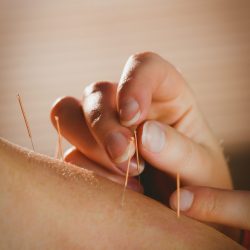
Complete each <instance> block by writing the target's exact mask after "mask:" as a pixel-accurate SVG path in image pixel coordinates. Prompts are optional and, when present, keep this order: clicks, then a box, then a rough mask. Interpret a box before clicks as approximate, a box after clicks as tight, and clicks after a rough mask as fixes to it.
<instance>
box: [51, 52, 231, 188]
mask: <svg viewBox="0 0 250 250" xmlns="http://www.w3.org/2000/svg"><path fill="white" fill-rule="evenodd" d="M55 115H57V116H59V118H60V124H61V127H62V134H63V136H64V137H65V138H67V139H68V140H69V141H70V142H71V143H72V144H73V145H74V146H75V147H76V148H77V152H78V153H79V152H81V154H82V156H83V157H87V158H89V159H91V160H92V161H94V162H96V163H98V164H100V165H101V166H103V167H104V169H106V170H108V171H112V172H113V173H116V174H117V175H118V176H119V175H124V172H125V170H126V166H127V164H126V163H127V160H128V158H129V157H130V156H131V155H133V154H134V147H133V148H132V149H131V150H130V155H129V154H128V152H129V149H128V147H129V142H130V138H131V137H132V136H133V132H132V131H131V127H134V126H137V131H138V146H139V151H140V154H141V156H142V157H143V158H144V159H145V160H146V161H147V162H148V163H150V164H151V165H152V166H154V168H156V169H158V170H160V171H161V172H163V173H166V174H167V175H170V176H175V175H176V173H177V172H179V173H180V175H181V178H182V182H183V184H185V185H203V186H204V185H205V186H211V187H219V188H226V189H228V188H232V184H231V178H230V175H229V171H228V166H227V164H226V162H225V159H224V156H223V153H222V150H221V148H220V146H219V143H218V142H217V140H216V139H215V137H214V136H213V134H212V132H211V131H210V129H209V127H208V125H207V123H206V121H205V119H204V118H203V116H202V114H201V112H200V111H199V108H198V106H197V103H196V101H195V98H194V96H193V94H192V92H191V90H190V89H189V87H188V85H187V83H186V82H185V80H184V78H183V77H182V76H181V74H180V73H179V72H178V71H177V70H176V69H175V68H174V67H173V66H172V65H171V64H170V63H168V62H166V61H165V60H164V59H162V58H161V57H160V56H158V55H156V54H154V53H151V52H145V53H140V54H136V55H133V56H132V57H130V58H129V60H128V61H127V63H126V65H125V68H124V70H123V73H122V76H121V79H120V82H119V84H118V85H117V84H116V83H110V82H97V83H94V84H91V85H90V86H88V87H87V88H86V89H85V90H84V95H83V101H80V100H77V99H75V98H71V97H70V98H69V97H66V98H63V99H61V100H60V101H59V102H57V103H56V104H55V106H54V107H53V109H52V112H51V118H52V122H53V123H54V124H55V121H54V116H55ZM72 152H73V153H72ZM75 152H76V151H75V149H74V150H73V151H71V152H70V153H69V154H68V155H67V157H66V160H68V161H75V162H76V160H75V158H74V157H72V155H74V154H75ZM78 159H79V154H78ZM142 171H143V165H141V166H140V169H139V172H140V173H141V172H142ZM137 174H138V171H137V169H136V161H135V159H133V160H132V164H131V165H130V175H131V176H133V175H137ZM150 185H154V184H153V183H152V184H150Z"/></svg>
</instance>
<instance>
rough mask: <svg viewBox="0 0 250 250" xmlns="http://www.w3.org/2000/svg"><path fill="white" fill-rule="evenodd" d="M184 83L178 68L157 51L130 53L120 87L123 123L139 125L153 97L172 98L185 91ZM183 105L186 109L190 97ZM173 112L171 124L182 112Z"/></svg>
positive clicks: (155, 98)
mask: <svg viewBox="0 0 250 250" xmlns="http://www.w3.org/2000/svg"><path fill="white" fill-rule="evenodd" d="M185 85H186V83H185V81H184V79H183V78H182V76H181V75H180V74H179V73H178V72H177V71H176V70H175V68H174V67H173V66H172V65H171V64H169V63H167V62H166V61H165V60H164V59H162V58H161V57H160V56H158V55H157V54H154V53H151V52H145V53H140V54H136V55H133V56H131V57H130V58H129V59H128V61H127V63H126V65H125V67H124V70H123V73H122V76H121V79H120V82H119V87H118V96H117V97H118V99H117V100H118V109H119V112H120V118H121V122H122V123H123V124H124V125H126V126H131V125H135V124H139V123H140V122H142V121H143V120H144V119H145V118H146V116H147V114H148V111H149V107H150V104H151V101H152V98H153V99H154V101H159V102H161V101H165V102H166V101H170V100H173V99H175V98H176V97H178V96H179V95H180V93H182V92H183V91H184V90H185ZM184 104H185V105H186V107H181V109H183V108H184V109H186V110H187V109H188V108H189V107H190V105H191V103H190V100H186V103H184ZM185 105H184V106H185ZM164 108H166V107H164ZM177 111H178V112H180V111H181V110H175V112H177ZM183 112H185V110H182V112H181V113H183ZM166 113H167V112H166ZM171 115H172V116H175V117H169V118H170V119H169V120H168V122H169V123H173V122H175V120H177V119H178V115H180V113H179V114H171ZM174 118H175V119H174Z"/></svg>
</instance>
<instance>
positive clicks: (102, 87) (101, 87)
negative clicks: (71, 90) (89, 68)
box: [83, 81, 114, 97]
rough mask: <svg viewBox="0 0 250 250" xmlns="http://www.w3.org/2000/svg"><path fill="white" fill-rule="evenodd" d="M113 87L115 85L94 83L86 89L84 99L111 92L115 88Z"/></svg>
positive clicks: (101, 82) (102, 82)
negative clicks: (95, 94)
mask: <svg viewBox="0 0 250 250" xmlns="http://www.w3.org/2000/svg"><path fill="white" fill-rule="evenodd" d="M113 85H114V84H113V83H111V82H105V81H100V82H93V83H91V84H89V85H88V86H87V87H86V88H85V89H84V92H83V97H87V96H89V95H91V94H93V93H96V92H106V91H109V90H110V89H111V88H112V87H113Z"/></svg>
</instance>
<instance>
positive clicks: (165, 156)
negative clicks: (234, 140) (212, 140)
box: [138, 120, 231, 188]
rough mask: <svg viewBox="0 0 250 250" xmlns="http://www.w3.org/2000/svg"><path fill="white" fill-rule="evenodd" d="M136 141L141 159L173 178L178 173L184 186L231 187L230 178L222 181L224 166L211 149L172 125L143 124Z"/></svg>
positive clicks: (152, 122) (155, 122)
mask: <svg viewBox="0 0 250 250" xmlns="http://www.w3.org/2000/svg"><path fill="white" fill-rule="evenodd" d="M138 138H139V140H138V145H139V150H140V153H141V155H142V157H143V158H144V159H145V160H146V161H147V162H149V163H150V164H151V165H152V166H154V167H155V168H157V169H159V170H161V171H163V172H165V173H167V174H170V175H172V176H175V175H176V173H177V172H179V173H180V175H181V176H182V181H183V182H184V183H186V184H187V183H192V184H193V185H206V186H213V187H220V188H229V187H231V183H229V182H230V181H228V180H230V178H225V173H227V172H228V171H227V166H226V164H221V163H222V162H218V159H217V156H215V155H214V153H213V152H212V151H211V150H210V149H208V148H206V147H204V146H202V145H200V144H198V143H196V142H194V141H193V140H191V139H190V138H188V137H187V136H185V135H183V134H182V133H180V132H178V131H177V130H176V129H174V128H172V127H171V126H168V125H165V124H162V123H159V122H157V121H153V120H150V121H146V122H145V123H144V124H143V125H141V126H139V129H138ZM220 160H222V159H220ZM215 172H216V175H215V174H214V173H215Z"/></svg>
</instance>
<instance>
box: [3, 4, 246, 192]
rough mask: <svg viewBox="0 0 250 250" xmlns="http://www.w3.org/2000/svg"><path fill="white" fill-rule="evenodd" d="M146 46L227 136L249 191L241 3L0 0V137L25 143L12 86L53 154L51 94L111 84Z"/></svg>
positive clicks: (42, 147)
mask: <svg viewBox="0 0 250 250" xmlns="http://www.w3.org/2000/svg"><path fill="white" fill-rule="evenodd" d="M144 50H152V51H155V52H158V53H159V54H161V55H162V56H163V57H165V58H166V59H168V60H169V61H171V62H172V63H173V64H175V65H176V66H177V67H178V68H179V69H180V70H181V71H182V72H183V74H184V75H185V77H186V79H187V80H188V82H189V83H190V85H191V86H192V88H193V89H194V91H195V93H196V95H197V98H198V100H199V102H200V104H201V106H202V109H203V111H204V113H205V115H206V117H207V119H208V120H209V123H210V125H211V127H212V128H213V129H214V131H215V132H216V134H217V136H218V138H219V139H223V140H224V141H225V142H224V145H225V147H226V151H227V152H228V155H229V157H230V158H231V165H232V166H233V167H232V171H233V173H234V177H235V180H236V183H237V187H241V188H250V177H249V172H250V170H249V168H250V159H249V157H250V156H249V154H250V152H249V145H250V114H249V112H250V1H249V0H238V1H237V0H234V1H232V0H224V1H222V0H209V1H208V0H204V1H202V0H188V1H187V0H171V1H167V0H152V1H151V0H150V1H145V0H144V1H135V0H126V1H115V0H107V1H104V0H103V1H97V0H91V1H90V0H89V1H49V0H45V1H31V0H30V1H28V0H21V1H19V0H15V1H11V0H6V1H3V0H0V136H3V137H5V138H7V139H9V140H11V141H13V142H15V143H18V144H20V145H23V146H27V147H30V143H29V140H28V137H27V134H26V130H25V127H24V123H23V120H22V116H21V114H20V111H19V107H18V105H17V101H16V94H17V93H18V92H19V93H20V94H21V95H22V97H23V100H24V105H25V108H26V111H27V114H28V118H29V120H30V124H31V128H32V131H33V137H34V141H35V146H36V149H37V151H39V152H41V153H45V154H50V155H53V154H54V150H55V142H56V134H55V131H54V130H53V128H52V126H51V125H50V122H49V109H50V106H51V104H52V102H53V101H54V100H55V99H56V97H58V96H62V95H73V96H76V97H79V98H81V92H82V90H83V88H84V86H85V85H86V84H88V83H90V82H93V81H97V80H112V81H118V79H119V76H120V73H121V70H122V67H123V65H124V63H125V61H126V59H127V58H128V56H129V55H130V54H132V53H134V52H138V51H144ZM64 145H65V147H66V143H65V144H64Z"/></svg>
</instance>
